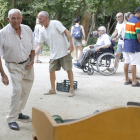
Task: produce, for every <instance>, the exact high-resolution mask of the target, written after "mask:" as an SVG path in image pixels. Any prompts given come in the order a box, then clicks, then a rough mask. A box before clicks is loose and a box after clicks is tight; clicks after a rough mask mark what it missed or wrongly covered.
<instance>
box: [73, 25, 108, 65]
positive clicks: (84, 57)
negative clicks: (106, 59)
mask: <svg viewBox="0 0 140 140" xmlns="http://www.w3.org/2000/svg"><path fill="white" fill-rule="evenodd" d="M98 35H99V38H98V40H97V42H96V44H94V45H89V46H87V47H85V48H84V49H83V52H82V54H81V56H80V58H79V60H78V63H74V66H76V67H79V68H81V66H84V65H85V64H86V63H87V61H88V60H89V58H90V56H91V55H92V54H93V53H95V52H97V51H100V49H107V48H109V47H110V46H111V38H110V37H109V35H107V34H106V28H105V27H104V26H101V27H99V28H98Z"/></svg>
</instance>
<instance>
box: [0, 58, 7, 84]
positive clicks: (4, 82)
mask: <svg viewBox="0 0 140 140" xmlns="http://www.w3.org/2000/svg"><path fill="white" fill-rule="evenodd" d="M0 73H1V76H2V82H3V84H4V85H6V86H7V85H8V84H9V80H8V77H7V75H6V74H5V72H4V70H3V67H2V61H1V57H0Z"/></svg>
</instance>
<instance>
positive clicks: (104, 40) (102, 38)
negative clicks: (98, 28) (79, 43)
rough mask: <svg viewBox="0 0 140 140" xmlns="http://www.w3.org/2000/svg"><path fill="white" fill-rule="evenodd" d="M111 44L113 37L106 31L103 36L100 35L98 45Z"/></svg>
mask: <svg viewBox="0 0 140 140" xmlns="http://www.w3.org/2000/svg"><path fill="white" fill-rule="evenodd" d="M109 44H111V38H110V36H109V35H107V34H106V33H104V34H102V35H101V36H99V38H98V40H97V42H96V45H99V46H102V45H109Z"/></svg>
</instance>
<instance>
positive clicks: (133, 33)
mask: <svg viewBox="0 0 140 140" xmlns="http://www.w3.org/2000/svg"><path fill="white" fill-rule="evenodd" d="M137 33H140V20H139V18H138V17H136V16H133V17H132V18H130V19H129V20H128V22H127V23H126V29H125V37H124V48H123V51H124V52H130V53H135V52H140V43H139V42H138V39H137Z"/></svg>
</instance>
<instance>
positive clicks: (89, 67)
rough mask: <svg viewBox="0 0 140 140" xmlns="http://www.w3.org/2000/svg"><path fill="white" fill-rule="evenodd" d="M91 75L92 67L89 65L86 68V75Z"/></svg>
mask: <svg viewBox="0 0 140 140" xmlns="http://www.w3.org/2000/svg"><path fill="white" fill-rule="evenodd" d="M93 73H94V68H93V67H92V65H89V66H88V71H87V74H88V75H92V74H93Z"/></svg>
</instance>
